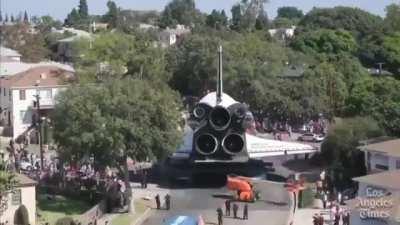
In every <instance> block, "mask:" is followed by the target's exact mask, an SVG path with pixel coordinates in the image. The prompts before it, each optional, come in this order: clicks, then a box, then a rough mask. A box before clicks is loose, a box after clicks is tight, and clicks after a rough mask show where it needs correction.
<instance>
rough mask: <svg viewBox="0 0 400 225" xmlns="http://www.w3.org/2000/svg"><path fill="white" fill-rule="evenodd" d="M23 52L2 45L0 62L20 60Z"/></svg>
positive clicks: (0, 47)
mask: <svg viewBox="0 0 400 225" xmlns="http://www.w3.org/2000/svg"><path fill="white" fill-rule="evenodd" d="M20 61H21V54H19V52H17V51H15V50H13V49H11V48H6V47H3V46H0V62H20Z"/></svg>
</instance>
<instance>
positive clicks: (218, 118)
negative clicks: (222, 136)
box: [210, 106, 231, 131]
mask: <svg viewBox="0 0 400 225" xmlns="http://www.w3.org/2000/svg"><path fill="white" fill-rule="evenodd" d="M230 123H231V114H230V113H229V111H228V110H227V109H226V108H224V107H221V106H216V107H215V108H214V109H213V110H212V111H211V113H210V124H211V126H212V128H214V129H215V130H218V131H221V130H225V129H226V128H228V127H229V125H230Z"/></svg>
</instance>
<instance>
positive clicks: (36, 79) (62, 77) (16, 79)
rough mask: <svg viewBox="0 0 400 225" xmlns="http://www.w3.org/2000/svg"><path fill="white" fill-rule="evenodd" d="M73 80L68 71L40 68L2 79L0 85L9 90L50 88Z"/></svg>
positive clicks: (72, 75) (48, 67) (50, 67)
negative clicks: (36, 87)
mask: <svg viewBox="0 0 400 225" xmlns="http://www.w3.org/2000/svg"><path fill="white" fill-rule="evenodd" d="M73 78H74V74H73V73H72V72H70V71H66V70H63V69H61V68H59V67H55V66H41V67H35V68H32V69H29V70H27V71H24V72H21V73H18V74H15V75H12V76H9V77H5V78H2V79H1V80H0V84H1V86H2V87H5V86H7V87H9V88H19V87H34V86H36V85H39V86H42V87H51V86H58V85H65V84H66V82H67V81H70V80H72V79H73Z"/></svg>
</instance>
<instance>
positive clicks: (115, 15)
mask: <svg viewBox="0 0 400 225" xmlns="http://www.w3.org/2000/svg"><path fill="white" fill-rule="evenodd" d="M107 7H108V12H107V13H106V14H105V15H104V16H103V20H104V22H106V23H108V24H109V26H110V27H111V28H116V27H117V26H118V19H119V9H118V7H117V4H115V2H114V1H108V2H107Z"/></svg>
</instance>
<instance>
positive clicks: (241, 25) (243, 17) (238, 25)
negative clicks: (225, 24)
mask: <svg viewBox="0 0 400 225" xmlns="http://www.w3.org/2000/svg"><path fill="white" fill-rule="evenodd" d="M267 2H268V0H242V1H241V2H240V3H237V4H236V5H234V6H233V7H232V9H231V12H232V29H234V30H238V31H240V30H242V31H251V30H253V29H255V25H256V21H257V18H258V16H259V14H260V13H262V12H263V11H264V4H266V3H267Z"/></svg>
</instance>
